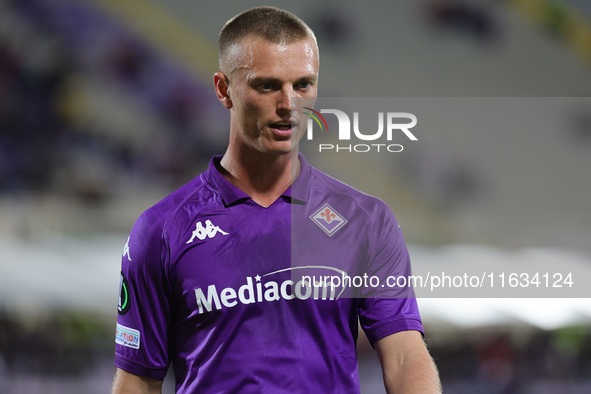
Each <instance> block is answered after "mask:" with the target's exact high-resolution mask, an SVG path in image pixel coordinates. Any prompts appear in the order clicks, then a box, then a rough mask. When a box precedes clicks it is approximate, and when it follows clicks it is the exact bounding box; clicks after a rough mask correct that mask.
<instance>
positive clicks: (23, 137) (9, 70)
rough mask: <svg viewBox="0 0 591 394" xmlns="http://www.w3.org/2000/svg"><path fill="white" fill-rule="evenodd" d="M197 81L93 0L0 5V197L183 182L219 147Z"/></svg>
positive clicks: (95, 197) (105, 193) (216, 111)
mask: <svg viewBox="0 0 591 394" xmlns="http://www.w3.org/2000/svg"><path fill="white" fill-rule="evenodd" d="M205 83H209V81H207V82H202V81H200V80H198V79H195V78H193V77H192V76H190V75H188V74H187V73H186V72H185V71H184V70H182V68H181V67H180V66H178V65H176V64H175V63H174V62H173V61H171V60H170V59H166V58H164V57H162V56H161V55H159V53H158V52H157V51H155V50H153V49H152V48H151V47H150V46H149V45H148V44H146V43H145V42H143V41H142V40H141V39H139V38H138V37H137V36H136V35H135V34H134V33H133V32H132V31H130V30H129V29H128V28H126V27H125V26H124V25H120V24H119V23H118V21H117V20H116V19H115V18H113V17H110V16H109V15H106V14H105V13H104V12H103V11H101V10H98V9H95V8H93V7H92V6H91V5H90V3H86V2H79V1H60V2H55V1H49V0H18V1H16V0H2V1H0V195H1V194H17V195H18V194H19V193H39V192H40V193H47V192H50V193H58V194H73V195H75V196H77V197H80V198H81V199H83V200H85V201H89V202H91V203H92V202H100V201H101V200H102V199H104V198H108V197H109V196H111V195H113V194H116V193H117V192H118V185H121V183H126V184H129V183H130V182H134V183H139V184H145V183H150V182H170V183H173V184H177V185H178V184H179V183H181V182H183V181H185V182H186V181H188V180H189V179H190V178H191V177H192V176H193V175H194V174H195V173H196V170H195V168H196V167H197V166H198V165H200V164H201V163H202V161H203V160H204V158H209V157H210V156H211V154H212V153H220V146H222V144H221V143H220V142H219V138H217V137H216V134H218V133H217V132H218V130H217V129H216V127H220V128H223V127H225V122H223V121H219V120H220V119H222V117H223V116H224V115H225V114H224V113H223V112H222V110H221V106H220V105H219V103H217V102H216V100H215V96H214V95H213V93H211V89H210V88H209V86H207V87H205V86H204V85H205ZM113 91H115V92H116V94H111V93H110V92H113ZM101 97H102V101H101ZM114 100H120V101H121V103H118V102H116V101H115V102H114ZM132 110H134V111H135V112H133V115H130V112H132ZM205 115H207V116H205ZM126 116H127V117H128V118H129V117H131V119H129V120H128V123H130V122H133V124H134V127H136V128H137V129H138V130H137V132H136V135H135V136H134V137H133V138H132V137H130V136H129V135H124V133H122V132H119V131H120V130H122V131H126V128H125V127H126V126H127V124H126V123H125V120H126ZM122 119H123V120H122ZM216 124H219V125H220V126H216ZM140 128H141V129H140ZM133 131H134V130H133V129H132V130H129V134H131V135H132V134H133ZM224 134H225V133H224Z"/></svg>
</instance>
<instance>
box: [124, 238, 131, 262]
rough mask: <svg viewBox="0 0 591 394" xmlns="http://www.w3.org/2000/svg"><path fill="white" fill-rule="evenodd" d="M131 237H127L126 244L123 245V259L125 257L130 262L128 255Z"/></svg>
mask: <svg viewBox="0 0 591 394" xmlns="http://www.w3.org/2000/svg"><path fill="white" fill-rule="evenodd" d="M130 238H131V236H129V237H127V242H126V243H125V247H124V248H123V257H125V256H127V259H128V260H129V261H131V256H130V255H129V239H130Z"/></svg>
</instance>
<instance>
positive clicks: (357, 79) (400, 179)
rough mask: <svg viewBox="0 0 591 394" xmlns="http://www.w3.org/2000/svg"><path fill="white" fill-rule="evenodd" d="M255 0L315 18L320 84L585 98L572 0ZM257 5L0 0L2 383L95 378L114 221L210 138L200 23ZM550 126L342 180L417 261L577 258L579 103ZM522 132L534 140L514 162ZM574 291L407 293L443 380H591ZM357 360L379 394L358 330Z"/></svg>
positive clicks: (119, 224) (478, 387) (75, 382)
mask: <svg viewBox="0 0 591 394" xmlns="http://www.w3.org/2000/svg"><path fill="white" fill-rule="evenodd" d="M264 4H265V5H276V6H278V7H281V8H284V9H287V10H290V11H293V12H295V13H296V14H297V15H299V16H300V17H302V18H303V19H304V20H305V21H306V22H307V23H309V24H310V26H311V27H312V28H313V29H314V30H315V32H316V33H317V36H318V39H319V45H320V47H321V72H320V77H321V81H320V82H321V94H322V95H324V96H344V97H347V96H349V97H589V96H591V6H590V3H589V2H588V1H586V0H473V1H468V0H464V1H462V0H420V1H413V2H410V1H407V2H402V1H400V2H391V1H386V0H383V1H371V2H366V3H363V4H362V3H361V2H356V1H353V0H346V1H336V0H335V1H322V2H318V1H310V0H306V1H299V2H288V1H270V2H267V3H264ZM256 5H263V3H260V2H256V1H240V2H238V1H233V2H205V1H185V0H150V1H143V0H125V1H123V0H119V1H117V0H93V1H91V0H0V393H41V392H42V393H44V394H50V393H104V392H107V391H108V390H109V388H110V384H111V379H112V376H113V372H114V367H113V365H112V359H113V350H114V335H113V334H114V322H115V318H116V298H117V289H118V281H119V275H118V271H119V264H120V256H121V250H122V248H123V245H124V243H125V240H126V238H127V235H126V234H127V232H128V231H129V229H130V227H131V225H132V224H133V222H134V221H135V219H136V218H137V217H138V215H139V214H140V213H141V212H142V211H143V210H145V209H146V208H148V207H149V206H151V205H152V204H154V203H155V202H157V201H158V200H160V199H161V198H162V197H164V196H165V195H166V194H168V193H169V192H170V191H172V190H174V189H176V188H177V187H179V186H180V185H182V184H184V183H185V182H187V181H188V180H190V179H192V178H193V177H194V176H195V175H196V174H198V173H199V172H200V171H202V170H203V169H204V168H205V167H206V165H207V162H208V161H209V158H210V156H211V155H212V154H217V153H222V152H223V149H224V146H225V144H226V140H227V124H228V114H227V113H226V112H225V110H224V109H223V107H222V106H221V105H219V103H218V102H217V99H216V98H215V95H214V94H213V91H212V89H211V85H212V83H211V75H212V73H213V72H214V71H215V70H216V63H217V61H216V39H217V34H218V32H219V29H220V27H221V26H222V25H223V24H224V23H225V21H226V20H227V19H228V18H230V17H231V16H233V15H235V14H236V13H238V12H240V11H242V10H244V9H246V8H249V7H251V6H256ZM556 133H557V135H556V136H554V139H549V140H547V141H539V139H537V140H536V138H537V136H536V134H535V130H531V135H525V136H522V141H526V142H527V141H529V140H530V139H531V141H534V140H536V141H537V143H536V144H532V145H530V144H525V145H523V146H522V147H521V148H522V149H513V150H512V151H508V152H509V153H504V156H503V157H499V158H498V162H499V163H500V162H504V163H510V164H511V165H505V166H500V165H499V166H494V165H493V166H492V168H491V166H489V165H488V164H490V163H484V162H481V161H479V157H480V156H481V155H480V154H479V152H483V151H486V149H490V147H489V146H487V145H486V144H478V138H474V139H472V141H474V143H473V145H467V146H455V147H450V148H449V151H448V152H446V151H445V150H444V151H443V152H439V153H438V154H437V155H435V154H434V152H431V154H430V153H429V152H426V153H424V154H423V155H422V156H421V158H419V160H418V163H415V167H411V168H405V169H399V170H394V171H393V172H392V174H391V177H390V178H389V179H388V181H387V182H385V183H384V182H382V185H381V188H380V189H375V190H372V186H369V185H365V184H364V180H365V179H367V178H371V177H368V176H367V172H365V173H364V172H363V171H361V172H360V174H359V175H357V176H356V175H355V174H348V175H346V174H343V176H341V177H344V178H345V180H346V181H347V182H348V183H350V184H352V185H353V186H357V187H360V188H362V189H363V190H367V191H369V192H375V194H377V195H378V196H379V197H381V198H382V199H384V200H386V202H388V203H389V204H390V205H391V207H392V209H393V211H394V212H395V214H396V215H397V217H398V219H399V221H400V222H401V223H404V228H405V237H406V239H407V242H408V244H409V249H410V252H411V257H413V259H416V260H421V259H423V260H425V261H436V260H437V259H438V258H440V257H441V258H443V257H444V258H446V259H449V258H452V259H453V258H458V259H459V258H464V259H469V260H471V261H475V262H477V261H478V259H480V258H484V257H483V256H490V254H491V253H493V254H494V255H495V256H497V258H499V259H504V258H507V256H510V258H512V259H514V260H515V264H519V261H520V256H523V255H524V253H522V252H524V251H527V250H532V248H536V249H535V250H538V251H542V252H543V251H545V250H551V251H552V253H556V254H555V255H556V256H557V264H561V263H562V260H561V259H564V261H565V262H566V261H569V262H571V261H574V260H576V261H577V262H578V263H581V264H589V266H590V267H591V242H590V241H591V237H590V235H591V209H589V201H591V183H590V182H589V181H590V178H589V175H588V169H589V168H591V154H590V152H591V111H590V107H589V106H583V107H581V108H578V109H577V110H576V111H573V114H572V124H569V125H566V126H565V129H564V130H557V131H556ZM557 141H559V142H560V143H561V144H562V145H561V147H560V149H556V150H552V149H549V145H551V144H557ZM528 149H539V150H540V152H551V153H552V154H550V155H547V156H543V157H542V158H540V157H539V156H538V157H537V160H539V161H538V162H531V158H532V155H526V154H524V155H522V154H521V153H524V152H526V151H527V150H528ZM468 152H469V153H468ZM511 152H512V153H511ZM489 156H490V155H489ZM312 164H315V163H312ZM484 164H487V167H484ZM433 168H435V169H436V170H437V171H429V170H428V169H433ZM515 168H528V171H529V172H524V173H521V172H517V174H516V171H514V169H515ZM547 168H552V171H551V172H549V173H546V172H545V171H546V170H547ZM406 170H408V171H409V172H408V173H407V174H406V175H405V174H404V173H403V172H404V171H406ZM329 172H331V171H329ZM331 173H332V174H334V175H336V176H337V177H339V174H338V171H337V170H336V169H335V172H331ZM532 174H533V175H535V176H537V177H538V178H543V179H544V181H543V182H542V183H540V182H535V181H533V180H532V179H533V178H535V176H534V177H533V178H530V177H527V176H528V175H532ZM376 176H377V175H376ZM524 176H525V177H526V178H523V177H524ZM520 177H521V178H520ZM499 179H509V180H511V181H510V182H501V181H498V180H499ZM384 184H385V185H386V186H387V188H385V189H384ZM532 196H533V198H532ZM590 296H591V293H590ZM589 304H591V303H590V302H589V299H579V300H569V299H554V300H551V299H549V300H510V299H498V300H495V299H479V300H473V299H442V300H434V299H425V300H421V309H422V311H423V315H424V323H425V328H426V330H427V334H428V342H429V346H430V348H431V352H432V354H433V356H434V357H435V358H436V360H437V363H438V366H439V369H440V372H441V377H442V381H443V384H444V389H445V392H447V393H589V392H591V328H590V326H589V323H590V322H591V310H590V309H591V308H590V305H589ZM359 356H360V375H361V379H362V391H363V392H364V393H379V392H383V389H382V388H381V373H380V370H379V364H378V363H377V360H376V358H375V355H374V354H373V351H372V350H371V349H370V348H369V346H368V345H367V342H365V341H364V340H363V338H362V339H361V340H360V343H359ZM170 383H171V382H167V385H166V388H165V392H170V390H171V384H170Z"/></svg>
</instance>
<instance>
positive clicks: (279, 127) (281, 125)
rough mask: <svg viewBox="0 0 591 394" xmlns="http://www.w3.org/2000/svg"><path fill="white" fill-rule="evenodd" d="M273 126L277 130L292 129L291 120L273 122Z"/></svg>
mask: <svg viewBox="0 0 591 394" xmlns="http://www.w3.org/2000/svg"><path fill="white" fill-rule="evenodd" d="M271 127H272V128H274V129H277V130H283V131H287V130H291V122H277V123H273V124H272V125H271Z"/></svg>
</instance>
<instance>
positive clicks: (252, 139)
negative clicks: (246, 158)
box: [228, 36, 318, 155]
mask: <svg viewBox="0 0 591 394" xmlns="http://www.w3.org/2000/svg"><path fill="white" fill-rule="evenodd" d="M232 50H233V53H232V59H233V60H234V62H233V64H234V66H235V68H234V70H233V72H231V74H230V75H228V79H229V89H228V96H229V100H230V101H231V108H230V110H231V129H230V130H231V134H232V135H231V137H230V138H231V139H232V138H234V139H235V140H234V141H233V142H234V143H237V144H238V145H235V146H237V147H238V149H247V150H252V149H254V150H256V151H258V152H260V153H264V154H268V155H282V154H286V153H290V152H291V151H292V149H294V148H296V147H297V146H298V142H299V139H300V138H301V136H302V134H303V132H304V130H305V124H304V123H305V122H304V121H303V120H301V121H300V119H301V118H300V117H299V116H298V114H297V113H296V111H293V112H292V110H294V108H292V105H293V104H292V98H295V97H303V98H310V100H309V101H308V100H306V101H307V102H308V105H310V106H312V105H313V102H314V99H315V97H316V91H317V86H316V84H317V80H318V49H317V47H316V44H315V43H314V41H313V40H311V39H305V40H300V41H296V42H293V43H290V44H273V43H270V42H268V41H266V40H264V39H262V38H260V37H256V36H250V37H246V38H245V39H244V40H243V41H242V42H241V44H239V45H235V47H234V48H232Z"/></svg>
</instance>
